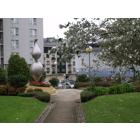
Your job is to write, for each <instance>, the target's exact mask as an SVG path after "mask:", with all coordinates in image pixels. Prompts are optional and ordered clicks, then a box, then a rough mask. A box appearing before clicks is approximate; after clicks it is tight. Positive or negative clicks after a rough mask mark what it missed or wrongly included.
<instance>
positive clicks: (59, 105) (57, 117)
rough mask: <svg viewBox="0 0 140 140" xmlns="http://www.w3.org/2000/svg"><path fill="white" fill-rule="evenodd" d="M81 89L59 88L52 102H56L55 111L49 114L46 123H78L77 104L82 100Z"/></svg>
mask: <svg viewBox="0 0 140 140" xmlns="http://www.w3.org/2000/svg"><path fill="white" fill-rule="evenodd" d="M80 92H81V91H80V90H76V89H59V90H57V93H56V94H55V95H52V102H54V103H56V105H55V108H54V109H53V111H52V112H51V113H50V114H49V115H48V117H47V118H46V120H45V122H46V123H76V122H77V118H76V106H77V104H78V103H77V102H79V101H80Z"/></svg>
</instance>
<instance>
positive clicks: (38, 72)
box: [31, 40, 43, 81]
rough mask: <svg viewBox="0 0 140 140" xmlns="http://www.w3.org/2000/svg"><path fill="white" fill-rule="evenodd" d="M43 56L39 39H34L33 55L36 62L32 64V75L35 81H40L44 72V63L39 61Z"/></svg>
mask: <svg viewBox="0 0 140 140" xmlns="http://www.w3.org/2000/svg"><path fill="white" fill-rule="evenodd" d="M40 56H41V50H40V48H39V46H38V43H37V40H35V41H34V47H33V51H32V57H33V58H34V60H35V62H34V63H33V64H32V65H31V75H32V77H33V79H34V80H35V81H39V80H40V78H41V76H42V74H43V65H42V64H41V63H40V62H39V61H38V59H39V58H40Z"/></svg>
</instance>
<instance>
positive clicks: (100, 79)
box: [94, 77, 102, 83]
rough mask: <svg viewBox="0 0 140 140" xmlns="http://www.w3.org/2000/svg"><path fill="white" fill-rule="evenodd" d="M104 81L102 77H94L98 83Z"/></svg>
mask: <svg viewBox="0 0 140 140" xmlns="http://www.w3.org/2000/svg"><path fill="white" fill-rule="evenodd" d="M101 81H102V78H101V77H95V78H94V82H95V83H98V82H101Z"/></svg>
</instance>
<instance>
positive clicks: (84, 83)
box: [75, 82, 91, 88]
mask: <svg viewBox="0 0 140 140" xmlns="http://www.w3.org/2000/svg"><path fill="white" fill-rule="evenodd" d="M90 85H91V83H90V82H76V83H75V88H80V87H83V88H84V87H89V86H90Z"/></svg>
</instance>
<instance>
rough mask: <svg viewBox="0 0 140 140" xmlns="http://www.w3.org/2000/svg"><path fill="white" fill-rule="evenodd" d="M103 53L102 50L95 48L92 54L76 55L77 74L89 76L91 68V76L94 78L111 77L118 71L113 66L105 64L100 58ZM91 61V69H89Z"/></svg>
mask: <svg viewBox="0 0 140 140" xmlns="http://www.w3.org/2000/svg"><path fill="white" fill-rule="evenodd" d="M100 53H101V48H99V47H97V48H93V51H92V52H91V53H90V59H89V53H81V54H79V55H76V57H75V61H76V72H77V74H87V75H89V68H90V75H92V76H110V75H112V74H113V73H114V72H115V71H116V70H115V69H113V68H112V67H111V66H109V65H107V64H106V63H104V62H103V61H102V60H101V59H100V58H99V55H100ZM89 61H90V67H89Z"/></svg>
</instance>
